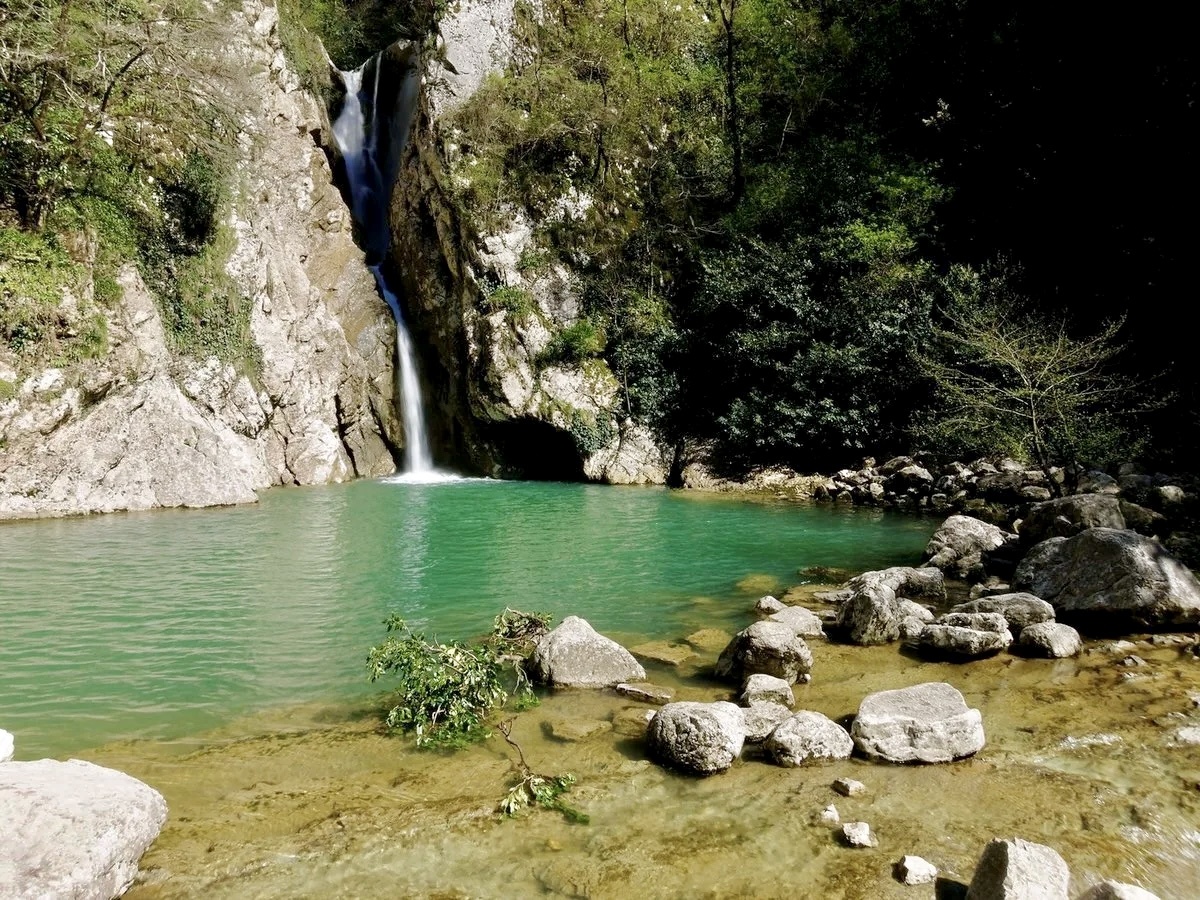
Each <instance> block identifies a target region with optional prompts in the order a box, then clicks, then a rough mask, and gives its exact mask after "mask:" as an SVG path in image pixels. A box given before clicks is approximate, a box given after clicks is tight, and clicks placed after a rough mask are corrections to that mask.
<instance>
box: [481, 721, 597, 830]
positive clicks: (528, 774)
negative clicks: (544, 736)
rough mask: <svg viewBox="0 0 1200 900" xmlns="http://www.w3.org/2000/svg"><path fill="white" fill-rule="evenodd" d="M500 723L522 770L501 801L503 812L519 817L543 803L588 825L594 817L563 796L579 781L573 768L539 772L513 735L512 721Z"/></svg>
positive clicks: (566, 816)
mask: <svg viewBox="0 0 1200 900" xmlns="http://www.w3.org/2000/svg"><path fill="white" fill-rule="evenodd" d="M497 727H498V728H499V730H500V733H501V734H502V735H503V736H504V740H505V742H506V743H507V744H508V745H509V746H510V747H512V748H513V749H514V750H515V751H516V753H517V774H518V780H517V782H516V783H515V784H514V785H513V786H512V787H511V788H510V789H509V791H508V793H507V794H506V795H505V796H504V799H503V800H501V801H500V813H501V815H504V816H508V817H509V818H515V817H516V816H517V815H519V814H520V813H521V812H522V811H524V810H526V809H530V808H533V807H541V808H542V809H551V810H554V811H555V812H559V813H562V815H563V818H565V819H566V820H567V821H568V822H572V823H574V824H576V825H587V824H588V823H589V822H590V821H591V819H590V818H589V817H588V816H587V815H586V814H585V813H583V812H580V811H579V810H578V809H576V808H575V807H573V806H570V805H568V804H567V803H566V802H565V801H564V800H563V799H562V796H563V794H565V793H567V792H568V791H570V790H571V786H572V785H573V784H575V776H574V775H572V774H571V773H570V772H567V773H565V774H563V775H539V774H538V773H537V772H534V771H533V769H531V768H530V767H529V764H528V763H527V762H526V761H525V751H524V750H522V749H521V745H520V744H518V743H517V742H516V741H515V740H514V739H513V736H512V721H511V720H509V721H505V722H501V723H500V724H499V726H497Z"/></svg>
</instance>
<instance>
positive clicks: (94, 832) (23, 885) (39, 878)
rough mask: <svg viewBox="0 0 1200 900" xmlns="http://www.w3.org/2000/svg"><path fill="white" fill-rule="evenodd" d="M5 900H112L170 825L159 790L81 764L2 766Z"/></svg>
mask: <svg viewBox="0 0 1200 900" xmlns="http://www.w3.org/2000/svg"><path fill="white" fill-rule="evenodd" d="M0 809H2V810H3V811H4V833H5V834H6V835H14V836H15V835H19V836H20V839H19V840H0V897H6V898H12V900H21V898H31V900H32V898H42V897H72V898H78V900H93V898H94V900H109V898H111V897H118V896H120V895H121V894H123V893H124V892H125V891H126V890H127V889H128V888H129V886H130V885H131V884H132V883H133V879H134V876H135V875H137V869H138V860H139V859H140V858H141V856H142V854H143V853H145V852H146V849H147V848H148V847H149V846H150V845H151V844H152V843H153V842H154V839H155V838H157V837H158V833H159V832H160V831H161V830H162V827H163V824H164V823H165V822H166V820H167V804H166V802H165V801H164V800H163V798H162V795H161V794H159V793H158V791H156V790H154V789H153V788H151V787H149V786H148V785H146V784H143V783H142V782H140V781H138V780H137V779H136V778H131V777H130V776H129V775H126V774H125V773H124V772H117V771H115V770H113V769H106V768H103V767H102V766H97V765H93V764H92V763H88V762H82V761H80V760H77V759H73V760H70V761H69V762H58V761H56V760H52V759H41V760H38V761H36V762H10V763H6V764H4V765H0Z"/></svg>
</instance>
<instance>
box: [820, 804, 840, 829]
mask: <svg viewBox="0 0 1200 900" xmlns="http://www.w3.org/2000/svg"><path fill="white" fill-rule="evenodd" d="M817 821H818V822H819V823H820V824H822V825H840V824H841V822H842V817H841V816H840V815H838V811H837V807H836V806H834V805H833V804H832V803H830V804H829V805H828V806H827V807H825V808H824V809H823V810H821V812H820V815H818V816H817Z"/></svg>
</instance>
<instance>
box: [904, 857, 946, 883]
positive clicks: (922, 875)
mask: <svg viewBox="0 0 1200 900" xmlns="http://www.w3.org/2000/svg"><path fill="white" fill-rule="evenodd" d="M893 871H894V872H895V875H896V880H897V881H899V882H901V883H902V884H933V883H934V882H935V881H937V875H938V870H937V866H935V865H934V864H933V863H931V862H930V861H929V860H927V859H923V858H922V857H920V856H903V857H901V858H900V861H899V862H897V863H896V865H895V866H893Z"/></svg>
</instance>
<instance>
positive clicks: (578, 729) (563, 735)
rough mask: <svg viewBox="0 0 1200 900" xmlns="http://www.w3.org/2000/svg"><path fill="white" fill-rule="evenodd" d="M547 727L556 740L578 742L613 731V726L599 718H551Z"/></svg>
mask: <svg viewBox="0 0 1200 900" xmlns="http://www.w3.org/2000/svg"><path fill="white" fill-rule="evenodd" d="M545 727H546V730H547V731H549V732H550V736H551V737H552V738H554V739H555V740H559V741H567V742H568V743H577V742H579V741H586V740H588V739H589V738H593V737H595V736H596V735H598V734H603V733H604V732H607V731H612V727H613V726H612V723H611V722H604V721H601V720H598V719H551V720H550V721H549V722H547V723H546V726H545Z"/></svg>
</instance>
